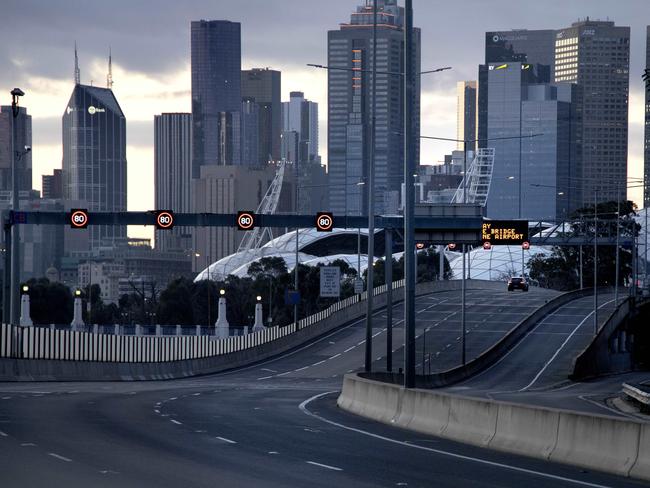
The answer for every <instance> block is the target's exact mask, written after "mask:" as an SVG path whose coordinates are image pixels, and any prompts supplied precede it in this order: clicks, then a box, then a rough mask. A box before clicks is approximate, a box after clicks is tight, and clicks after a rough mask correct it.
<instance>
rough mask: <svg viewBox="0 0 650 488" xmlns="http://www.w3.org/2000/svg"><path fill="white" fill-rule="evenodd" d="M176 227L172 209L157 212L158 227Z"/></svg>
mask: <svg viewBox="0 0 650 488" xmlns="http://www.w3.org/2000/svg"><path fill="white" fill-rule="evenodd" d="M172 227H174V212H172V211H171V210H158V211H157V212H156V228H157V229H171V228H172Z"/></svg>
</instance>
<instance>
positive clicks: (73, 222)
mask: <svg viewBox="0 0 650 488" xmlns="http://www.w3.org/2000/svg"><path fill="white" fill-rule="evenodd" d="M70 227H72V228H73V229H85V228H86V227H88V210H86V209H85V208H73V209H72V210H70Z"/></svg>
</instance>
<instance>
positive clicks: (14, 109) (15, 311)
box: [10, 88, 25, 324]
mask: <svg viewBox="0 0 650 488" xmlns="http://www.w3.org/2000/svg"><path fill="white" fill-rule="evenodd" d="M24 95H25V92H24V91H22V90H21V89H20V88H14V89H13V90H11V114H12V116H13V117H12V121H11V209H12V210H13V211H14V212H17V211H18V210H19V194H18V191H19V186H18V180H19V177H18V157H17V154H16V153H17V147H16V146H17V143H16V139H17V130H16V120H17V119H18V114H19V113H20V109H19V108H18V102H19V99H20V97H22V96H24ZM19 239H20V232H19V230H18V226H17V225H12V227H11V289H10V296H11V323H12V324H17V323H18V320H19V313H20V290H19V289H18V283H19V281H20V242H19Z"/></svg>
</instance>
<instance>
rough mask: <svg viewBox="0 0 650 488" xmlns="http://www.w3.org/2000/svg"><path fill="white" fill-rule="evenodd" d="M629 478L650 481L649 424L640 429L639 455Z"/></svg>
mask: <svg viewBox="0 0 650 488" xmlns="http://www.w3.org/2000/svg"><path fill="white" fill-rule="evenodd" d="M630 476H632V477H633V478H639V479H642V480H650V424H645V425H643V426H642V427H641V432H640V436H639V455H638V456H637V458H636V463H634V466H632V469H631V470H630Z"/></svg>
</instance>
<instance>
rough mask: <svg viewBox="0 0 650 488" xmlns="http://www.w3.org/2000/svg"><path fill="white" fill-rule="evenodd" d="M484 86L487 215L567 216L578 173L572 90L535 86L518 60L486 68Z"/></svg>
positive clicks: (535, 80)
mask: <svg viewBox="0 0 650 488" xmlns="http://www.w3.org/2000/svg"><path fill="white" fill-rule="evenodd" d="M487 86H488V111H487V112H488V120H487V122H488V124H487V127H488V133H487V136H488V139H489V140H490V142H489V144H490V147H493V148H494V149H495V161H494V167H493V173H492V181H491V185H490V192H489V195H488V200H487V204H486V211H487V216H488V217H490V218H506V219H508V218H523V219H528V220H536V221H537V220H552V219H555V218H557V217H560V218H561V217H567V213H568V209H569V204H570V203H569V202H570V199H571V197H572V194H571V192H570V190H571V189H570V186H571V185H569V182H570V181H572V180H571V178H572V177H573V176H574V175H575V174H576V171H577V169H578V168H577V167H576V162H575V161H574V160H573V159H572V156H574V154H573V153H572V150H571V138H572V136H573V134H572V129H573V128H574V127H575V125H574V124H573V120H572V115H573V111H572V109H571V99H572V95H574V93H575V90H573V89H572V87H571V86H570V85H564V86H555V85H552V84H549V83H539V78H538V77H537V76H536V74H535V72H534V67H533V66H531V65H529V64H523V63H520V62H510V63H497V64H494V63H491V64H488V83H487ZM531 135H532V136H535V137H524V138H519V136H531ZM508 138H510V139H508Z"/></svg>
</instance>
